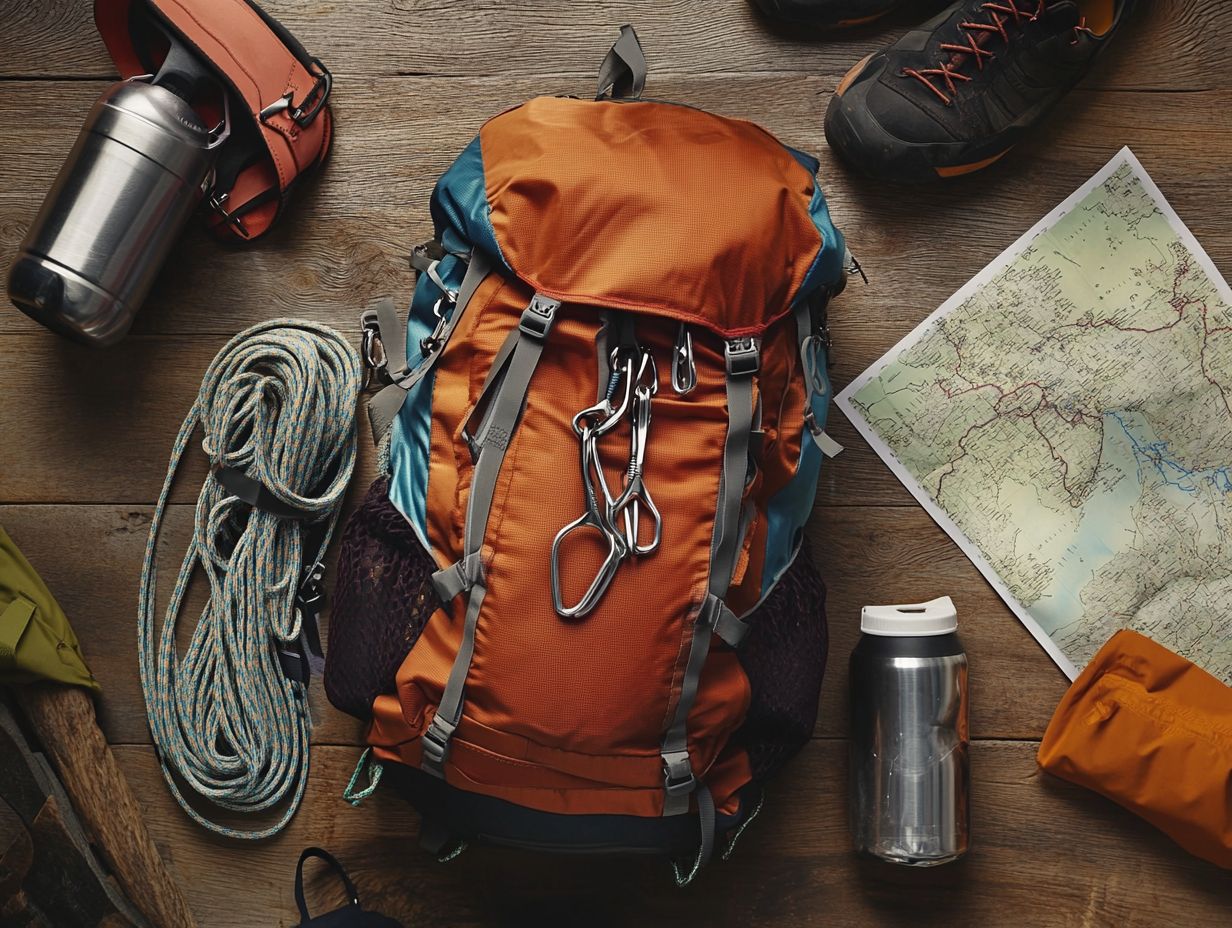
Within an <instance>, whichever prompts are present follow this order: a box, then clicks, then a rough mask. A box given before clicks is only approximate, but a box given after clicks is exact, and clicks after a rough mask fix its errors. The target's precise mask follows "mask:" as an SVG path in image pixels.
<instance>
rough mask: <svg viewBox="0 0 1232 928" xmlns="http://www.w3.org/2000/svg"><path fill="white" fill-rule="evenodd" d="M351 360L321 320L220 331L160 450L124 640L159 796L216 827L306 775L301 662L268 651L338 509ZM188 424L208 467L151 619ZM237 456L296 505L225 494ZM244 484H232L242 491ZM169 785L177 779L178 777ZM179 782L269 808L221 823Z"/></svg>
mask: <svg viewBox="0 0 1232 928" xmlns="http://www.w3.org/2000/svg"><path fill="white" fill-rule="evenodd" d="M360 376H361V371H360V363H359V358H358V356H357V354H356V352H355V350H354V349H353V348H352V347H351V346H350V345H349V344H348V343H347V341H346V340H345V339H344V338H343V337H342V336H341V335H339V334H338V333H337V332H335V331H334V330H333V329H330V328H328V327H326V326H323V325H318V324H317V323H314V322H306V321H302V320H296V319H274V320H270V321H269V322H264V323H261V324H260V325H257V326H254V327H252V328H250V329H248V330H246V331H244V332H241V333H240V334H239V335H237V336H235V337H234V338H233V339H231V341H230V342H228V343H227V344H226V346H224V347H223V349H222V350H221V351H220V352H219V353H218V356H217V357H216V358H215V359H214V361H213V362H212V363H211V364H210V367H209V370H207V371H206V373H205V378H204V381H203V382H202V384H201V391H200V393H199V394H198V395H197V399H196V401H195V402H194V403H193V406H192V409H190V410H189V412H188V416H187V418H185V420H184V424H183V425H182V426H181V427H180V432H179V435H178V436H177V437H176V439H175V444H174V445H173V447H172V450H171V462H170V465H169V467H168V470H167V478H166V480H165V481H164V483H163V488H162V493H161V494H160V495H159V498H158V504H157V506H156V507H155V509H154V516H153V518H152V520H151V522H150V536H149V540H148V542H147V544H146V553H145V562H144V564H143V565H142V571H141V590H140V596H139V600H138V613H137V624H138V636H137V651H138V657H139V661H140V668H141V686H142V690H143V692H144V695H145V704H146V711H147V714H148V716H149V723H150V734H151V736H152V737H153V740H154V745H155V747H156V748H157V750H158V757H159V763H160V764H161V765H162V770H163V776H164V777H165V778H166V780H167V785H168V786H169V787H170V789H171V793H172V795H173V796H174V797H175V799H176V801H177V802H178V803H179V804H180V806H181V807H182V808H183V809H184V811H185V812H186V813H187V814H188V815H189V817H191V818H192V819H193V820H194V821H195V822H197V823H198V824H200V825H202V826H203V827H205V828H208V829H209V830H210V831H213V832H216V833H218V834H222V835H227V836H229V837H235V838H249V839H258V838H265V837H269V836H270V835H273V834H276V833H277V832H278V831H280V830H281V829H282V828H283V827H284V826H285V825H286V824H287V822H289V821H290V820H291V817H292V816H293V815H294V814H295V810H296V809H297V808H298V807H299V803H300V800H301V799H302V798H303V795H304V787H305V785H306V783H307V780H308V736H309V732H310V730H311V725H312V723H311V718H310V717H309V714H308V699H307V674H306V673H304V674H302V675H301V677H302V678H301V679H292V678H291V677H290V676H288V675H287V674H286V673H285V672H284V670H283V666H282V663H281V662H280V660H279V654H280V652H285V651H287V650H288V649H295V648H297V647H300V646H301V641H302V639H303V638H305V637H306V638H308V639H314V632H315V629H312V628H309V627H308V626H309V625H310V624H311V620H310V618H308V616H309V615H310V614H311V612H312V610H313V608H314V606H315V603H316V598H315V597H314V596H313V595H312V594H311V593H310V592H308V590H309V589H310V586H309V587H308V588H305V585H304V584H303V583H302V582H301V577H302V575H303V574H304V569H305V567H308V568H309V569H308V571H307V575H308V577H309V578H310V579H311V578H313V577H316V576H317V571H316V569H315V565H317V564H318V563H319V562H320V561H321V560H322V559H323V558H324V555H325V549H326V548H327V547H328V545H329V539H330V537H331V536H332V534H333V531H334V527H335V525H336V524H337V520H338V515H339V510H340V505H341V503H342V497H343V493H344V492H345V491H346V487H347V484H348V483H349V482H350V479H351V472H352V471H353V470H354V468H355V448H356V441H355V404H356V398H357V397H358V395H359V388H360ZM198 425H200V426H201V428H202V430H203V431H204V433H205V434H204V438H203V439H202V442H201V446H202V448H204V449H205V452H206V454H207V455H209V458H210V464H211V470H210V473H209V475H208V476H207V477H206V479H205V485H204V486H203V487H202V488H201V493H200V495H199V496H198V498H197V505H196V515H195V521H194V525H193V534H192V538H191V539H190V540H189V543H188V550H187V551H186V552H185V554H184V559H183V561H182V562H181V564H180V572H179V575H178V576H177V577H176V581H175V586H174V587H173V588H172V591H171V596H170V599H169V601H168V603H167V605H166V609H165V612H164V614H163V620H162V625H161V628H158V624H159V623H158V621H157V618H156V615H155V612H156V608H157V606H156V601H157V596H156V593H157V591H156V580H157V576H158V533H159V530H160V529H161V527H162V524H163V518H164V515H165V512H166V507H167V499H168V497H169V495H170V493H171V486H172V482H173V480H174V478H175V472H176V470H177V468H178V467H179V465H180V461H181V459H182V458H183V456H184V452H185V450H186V449H187V447H188V442H189V440H190V439H191V438H192V436H193V433H194V432H195V430H196V429H197V427H198ZM227 471H237V472H239V473H241V474H243V475H245V476H246V477H247V478H248V479H249V480H251V481H256V483H257V484H259V485H260V487H261V493H260V494H259V496H260V500H259V501H261V502H263V501H265V500H267V498H268V499H272V500H275V501H277V503H278V504H279V507H285V509H286V510H287V511H289V510H295V511H296V512H298V513H302V514H303V518H285V517H284V516H282V515H280V514H277V513H275V512H271V511H269V508H268V507H263V506H261V505H254V504H253V503H251V502H247V501H245V500H244V499H242V498H240V497H239V496H237V495H235V493H234V492H232V490H230V489H228V487H227V486H226V484H225V483H224V482H223V481H222V480H220V479H219V473H220V472H227ZM245 495H247V494H245ZM198 568H200V572H201V573H203V574H204V575H205V578H206V580H207V581H208V583H209V598H208V599H207V600H206V603H205V606H204V607H203V608H202V611H201V615H200V617H199V618H198V619H197V623H196V626H195V628H194V629H193V631H192V637H191V639H190V641H189V644H188V647H187V648H186V649H185V651H184V653H183V655H182V656H181V655H180V654H179V653H178V649H177V645H176V641H177V633H178V629H177V626H178V624H179V617H180V611H181V610H182V608H183V606H184V598H185V594H186V593H187V590H188V585H189V581H190V579H191V578H192V576H193V574H194V573H195V572H196V571H197V570H198ZM181 784H182V785H181ZM186 792H188V793H194V794H196V795H197V796H198V797H200V798H202V799H205V800H207V801H208V802H210V803H212V804H213V805H214V806H216V807H218V808H220V809H224V810H227V811H232V812H244V813H254V812H261V811H264V810H266V809H270V808H274V807H276V806H281V807H282V813H281V816H280V817H279V819H278V821H276V822H275V823H274V824H272V825H269V826H267V827H261V828H256V829H253V830H242V829H236V828H232V827H229V826H226V825H223V824H220V823H219V822H217V821H215V820H214V819H212V818H209V817H207V816H206V815H204V814H203V813H201V812H199V811H198V810H197V809H196V808H194V807H193V805H191V804H190V803H189V801H188V800H187V799H186V798H185V795H184V794H185V793H186Z"/></svg>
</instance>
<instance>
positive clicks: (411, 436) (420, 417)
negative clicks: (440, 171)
mask: <svg viewBox="0 0 1232 928" xmlns="http://www.w3.org/2000/svg"><path fill="white" fill-rule="evenodd" d="M437 272H438V273H439V274H440V276H441V279H442V280H444V281H445V283H446V284H447V285H448V286H449V288H450V289H451V290H456V289H457V288H458V287H460V286H461V285H462V277H463V276H464V275H465V273H466V263H465V262H464V261H463V260H462V259H461V258H458V257H457V256H455V255H452V254H450V255H446V256H445V257H444V258H442V259H441V263H440V264H439V265H438V266H437ZM441 296H442V294H441V290H440V288H439V287H438V286H437V285H436V283H435V282H434V281H433V280H432V278H430V277H429V276H428V275H427V274H421V275H420V277H419V283H418V284H416V286H415V295H414V297H413V298H412V299H411V310H410V313H409V314H408V318H407V323H406V356H407V358H408V359H409V360H411V361H412V362H413V361H414V359H416V358H422V357H423V351H422V349H421V348H420V342H422V341H423V340H424V339H425V338H427V337H428V336H429V335H431V334H432V330H433V328H435V326H436V314H435V312H434V310H433V307H435V306H436V302H437V300H439V299H440V298H441ZM435 384H436V371H435V370H432V371H429V372H428V374H427V376H426V377H424V378H423V379H422V380H420V381H419V383H417V384H415V386H414V387H412V388H411V389H410V390H409V391H408V392H407V395H406V402H404V403H403V404H402V409H401V411H400V412H399V413H398V417H397V418H396V419H395V420H394V424H393V429H392V430H391V434H390V438H389V442H390V444H389V470H390V478H389V499H390V502H392V503H393V504H394V506H396V507H397V508H398V511H399V512H401V513H402V514H403V515H404V516H406V520H407V521H408V522H410V523H411V527H412V528H413V529H414V530H415V534H416V535H418V536H419V540H420V541H421V542H422V543H423V546H424V548H425V549H427V550H428V551H431V550H432V549H431V548H430V547H429V546H428V540H427V539H428V459H429V458H430V457H431V453H432V391H433V388H434V386H435Z"/></svg>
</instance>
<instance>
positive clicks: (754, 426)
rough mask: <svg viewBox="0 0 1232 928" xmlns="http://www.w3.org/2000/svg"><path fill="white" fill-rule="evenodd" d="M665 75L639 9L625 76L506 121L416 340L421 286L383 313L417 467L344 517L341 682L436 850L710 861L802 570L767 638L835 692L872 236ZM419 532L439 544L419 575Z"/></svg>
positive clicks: (783, 154) (341, 691)
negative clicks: (854, 349) (837, 321)
mask: <svg viewBox="0 0 1232 928" xmlns="http://www.w3.org/2000/svg"><path fill="white" fill-rule="evenodd" d="M643 77H644V59H643V58H642V56H641V50H640V46H639V45H638V43H637V40H636V37H635V36H634V34H633V32H632V30H631V29H629V28H628V27H625V29H624V30H623V32H622V37H621V40H620V41H619V42H617V44H616V45H615V46H614V47H613V50H612V52H611V53H609V55H608V58H607V59H606V60H605V62H604V68H603V73H602V76H601V80H600V94H599V97H598V98H597V99H596V100H594V101H584V100H579V99H573V98H550V97H541V98H538V99H534V100H531V101H530V102H528V103H526V104H524V105H522V106H519V107H516V108H514V109H511V110H509V111H508V112H505V113H503V114H501V115H499V116H497V117H495V118H494V119H492V120H490V121H489V122H488V123H487V124H486V125H485V126H484V127H483V128H482V130H481V131H480V133H479V137H478V138H477V139H476V140H475V142H474V143H472V144H471V145H470V147H468V148H467V149H466V151H465V152H463V154H462V155H461V156H460V157H459V158H458V160H457V161H456V162H455V163H454V165H453V166H452V167H451V168H450V169H449V171H448V172H447V173H446V174H445V175H444V176H443V177H442V178H441V180H440V182H439V183H438V185H437V187H436V190H435V193H434V195H433V198H432V215H433V219H434V221H435V226H436V231H437V237H436V239H435V240H434V241H433V242H430V243H428V244H427V245H425V246H421V247H420V248H418V249H416V252H415V255H414V257H413V258H412V263H413V264H414V265H415V266H416V267H418V268H419V269H420V270H421V272H422V273H421V274H420V279H419V283H418V285H417V287H416V291H415V296H414V300H413V303H412V306H411V310H410V318H409V326H408V331H407V332H406V336H405V340H404V339H403V338H402V333H401V325H400V321H399V319H398V317H397V314H396V312H395V311H394V309H393V306H392V304H391V303H388V302H386V303H383V304H381V305H380V306H378V308H377V309H376V310H374V311H371V312H369V313H368V314H366V316H365V349H366V350H365V354H366V355H367V357H368V358H369V359H370V360H371V361H372V362H373V363H374V366H375V367H376V368H377V374H378V377H379V378H380V379H381V380H382V381H383V382H384V383H385V386H384V388H383V389H382V390H381V392H379V393H378V394H377V395H376V396H375V397H374V398H373V399H372V401H371V403H370V405H369V414H370V418H371V422H372V426H373V431H374V436H375V438H376V439H377V441H378V442H379V443H380V448H381V461H382V469H383V470H384V472H385V474H386V475H387V476H384V477H382V479H381V480H379V481H378V484H377V485H376V486H375V487H374V490H373V493H372V494H370V497H369V501H368V502H367V503H365V506H364V507H363V508H362V509H361V511H360V513H359V515H358V516H357V517H356V518H355V519H353V520H352V524H351V525H350V526H349V527H348V531H347V533H346V538H345V539H344V550H343V553H342V567H341V568H340V576H339V587H340V590H339V594H338V602H337V603H336V605H335V610H334V620H333V622H332V627H331V633H330V645H331V647H330V661H331V664H330V665H327V670H326V675H327V676H326V685H327V687H328V688H329V692H330V696H331V698H333V699H334V701H335V703H336V704H338V705H340V706H343V707H344V708H349V710H350V711H355V712H356V714H360V715H365V716H367V717H370V719H371V724H370V728H369V731H368V741H369V743H370V745H371V756H372V758H373V759H374V760H375V761H377V762H379V763H380V764H381V769H382V770H383V771H384V772H385V773H386V774H387V775H388V774H389V773H390V772H391V771H393V770H397V771H398V772H399V773H398V778H399V780H400V781H401V782H402V783H403V784H404V785H406V787H407V789H408V790H409V792H410V794H411V796H412V798H413V799H414V800H415V801H416V804H417V805H418V806H419V807H420V808H421V809H422V810H425V813H426V814H425V828H426V829H427V831H428V832H429V834H428V835H427V843H428V844H429V845H431V846H432V847H433V849H434V850H437V851H440V852H447V851H448V850H449V849H451V848H454V847H456V846H457V845H458V843H459V842H460V841H473V840H477V839H485V840H493V841H498V842H503V843H509V844H519V845H533V846H537V847H549V848H554V849H579V848H584V849H590V850H593V849H596V848H622V849H626V850H645V849H656V850H661V851H663V852H665V853H668V854H671V855H672V856H673V857H674V858H680V857H682V856H683V855H684V852H686V851H687V857H688V858H691V865H686V866H683V867H678V876H679V878H680V879H681V881H682V882H683V881H687V880H688V879H690V878H691V877H692V875H693V874H694V873H695V872H696V870H697V868H698V867H699V866H700V865H701V864H702V863H704V862H705V859H706V858H708V857H709V856H710V852H711V848H712V847H713V845H714V840H715V837H716V835H724V836H728V837H729V840H730V838H731V836H734V835H735V834H737V833H738V832H739V830H741V829H742V828H743V826H744V825H746V824H747V822H748V821H749V820H751V817H752V815H753V814H754V813H755V810H756V808H757V806H758V803H759V798H758V793H757V791H756V790H755V789H752V788H751V786H752V784H753V781H754V779H755V777H754V769H753V763H752V762H751V760H750V752H751V748H749V747H748V745H747V743H745V739H742V738H741V737H735V736H736V735H737V733H738V731H739V730H741V729H742V726H743V725H744V724H745V723H746V722H747V721H748V720H749V716H750V705H751V701H755V700H753V698H752V695H751V683H750V676H751V674H750V673H748V672H746V667H745V666H743V665H742V661H741V657H740V653H739V651H740V650H743V648H742V640H743V639H744V638H745V637H746V634H749V633H751V634H750V639H756V638H758V637H759V635H760V634H761V631H760V630H759V629H758V628H757V627H756V625H757V619H756V616H757V615H758V614H759V611H760V610H759V607H761V608H762V609H764V608H765V606H764V604H765V603H767V602H768V601H769V600H770V599H771V598H772V597H773V596H774V595H775V593H776V592H777V591H778V586H779V581H780V580H781V579H782V578H784V577H785V576H787V575H788V574H789V573H790V572H791V571H792V570H795V571H796V573H795V574H794V577H795V579H794V580H793V582H792V585H791V591H793V592H791V593H790V595H789V596H785V597H784V598H782V599H781V601H780V605H779V606H778V609H779V612H780V613H781V615H782V616H783V617H784V621H783V622H782V623H780V624H782V625H783V628H784V629H786V631H782V632H781V633H770V632H767V633H766V634H765V638H764V642H763V650H765V649H766V648H773V647H774V645H775V643H776V642H778V643H781V644H782V645H786V646H787V647H789V648H793V649H794V650H795V651H797V652H799V653H795V654H792V655H790V656H789V658H788V659H789V660H791V661H796V662H801V661H802V662H803V663H804V666H802V667H800V668H799V673H795V675H794V677H793V674H792V673H787V674H786V675H785V677H786V678H787V680H788V682H790V680H791V679H794V680H798V681H804V683H805V685H804V686H803V695H802V696H801V697H799V699H802V700H803V702H804V706H805V708H804V709H802V710H798V714H801V715H803V716H804V717H805V718H806V719H807V724H808V726H809V727H810V729H811V725H812V720H813V716H814V715H815V711H816V704H817V687H819V685H820V667H821V666H822V665H823V663H824V659H825V651H824V648H825V643H824V626H822V623H823V622H824V619H823V617H822V614H821V613H822V603H821V592H820V582H819V581H815V580H814V579H813V575H812V573H811V570H812V569H811V567H806V566H802V562H804V561H805V560H806V559H805V558H803V557H801V558H799V559H797V553H798V552H799V550H800V547H801V539H802V534H803V526H804V523H805V521H806V519H807V518H808V515H809V513H810V510H811V508H812V502H813V497H814V493H815V490H816V485H817V474H818V468H819V466H820V461H821V458H822V455H823V452H824V451H826V450H827V449H828V448H829V446H830V442H829V439H828V438H827V437H826V436H825V435H824V433H823V432H822V431H821V429H822V425H823V423H824V419H825V414H826V408H827V405H828V402H829V386H828V382H827V379H826V357H825V354H826V344H827V332H826V323H825V310H826V304H827V301H828V300H829V298H830V297H831V296H832V295H833V294H834V293H836V292H837V291H838V290H840V289H841V287H842V285H843V281H844V247H843V239H842V237H841V236H840V235H839V233H838V232H837V231H836V230H835V229H834V227H833V226H832V225H831V224H830V220H829V216H828V213H827V210H826V205H825V200H824V198H823V196H822V194H821V192H820V190H819V188H818V186H817V183H816V181H815V177H814V175H815V172H816V170H817V166H818V165H817V162H816V161H815V160H813V159H812V158H809V157H807V156H805V155H802V154H800V153H798V152H795V151H792V150H791V149H789V148H787V147H785V146H784V145H782V144H781V143H780V142H778V141H777V140H776V139H774V137H772V136H771V135H770V134H769V133H767V132H765V131H764V130H762V129H761V128H759V127H757V126H755V125H752V124H750V123H747V122H743V121H740V120H734V119H727V118H723V117H719V116H715V115H712V114H709V113H706V112H703V111H701V110H698V109H694V108H692V107H687V106H681V105H675V104H669V103H661V102H643V101H641V100H639V99H636V98H638V97H640V94H641V87H642V80H643ZM404 345H405V350H403V346H404ZM389 506H392V507H393V508H394V509H396V510H397V513H398V514H399V516H397V517H391V516H390V515H389V508H388V507H389ZM398 522H400V523H402V524H401V526H400V527H395V526H394V524H393V523H398ZM408 536H411V537H413V539H417V540H418V542H419V543H420V544H421V545H422V547H423V548H424V549H425V550H426V551H427V552H429V553H430V555H431V558H432V560H433V562H434V563H433V564H432V567H433V568H435V569H434V571H433V572H432V574H431V579H430V584H431V586H430V588H428V587H424V588H421V589H418V590H417V591H416V592H415V593H414V597H413V599H412V598H411V596H410V590H408V589H407V588H408V587H411V588H413V587H414V583H413V582H410V580H409V579H408V578H411V577H418V578H423V577H424V576H426V571H424V570H423V569H422V568H417V567H415V566H414V565H415V564H416V563H418V562H416V561H415V560H414V558H413V556H411V555H409V554H408V553H407V552H408V548H407V547H406V546H405V545H404V541H405V539H406V537H408ZM400 538H401V539H402V540H399V539H400ZM373 539H376V541H373ZM399 545H403V547H402V548H398V546H399ZM412 545H413V542H412ZM365 546H367V547H365ZM394 549H397V550H398V551H399V552H401V553H397V552H395V551H394ZM417 569H418V570H419V571H420V572H419V573H418V574H416V573H415V571H416V570H417ZM399 584H400V585H401V588H402V589H403V590H404V591H405V592H406V593H407V595H406V596H402V595H400V594H399V593H398V592H397V590H398V588H399ZM791 597H794V601H793V600H792V599H791ZM438 602H439V608H435V609H434V610H432V609H431V608H425V603H427V604H428V605H429V607H435V606H436V605H437V603H438ZM793 607H794V608H793ZM399 609H402V610H405V613H404V614H403V616H402V618H401V624H399V619H398V618H397V611H398V610H399ZM796 610H799V611H800V612H801V613H802V614H797V611H796ZM389 613H393V615H392V616H391V617H390V621H391V622H392V623H393V627H394V629H395V631H394V632H393V633H390V632H388V630H386V631H382V630H381V629H379V628H377V625H378V624H379V621H378V620H379V617H381V616H385V615H387V614H389ZM412 613H414V614H415V616H418V618H415V617H413V616H412ZM424 613H429V614H424ZM750 617H752V618H750ZM793 623H794V624H793ZM795 626H800V627H802V628H808V629H810V631H809V632H808V636H807V637H806V638H805V639H803V641H804V643H805V645H804V647H800V646H799V645H800V642H801V640H802V639H800V638H799V637H798V636H797V637H794V638H793V635H794V634H795V633H794V632H793V631H792V629H793V628H794V627H795ZM819 626H821V627H822V630H821V632H820V635H818V634H817V632H816V631H815V629H817V628H818V627H819ZM361 642H362V643H364V644H365V645H366V646H367V647H368V649H369V650H368V651H367V652H366V654H365V655H363V656H360V655H358V653H357V648H359V646H360V643H361ZM399 643H401V644H402V645H403V646H404V647H399ZM365 660H367V661H368V663H369V664H380V665H381V667H382V668H383V669H382V670H381V671H380V673H378V675H377V683H376V684H375V686H372V687H370V689H369V690H367V691H366V693H367V695H360V696H359V697H358V698H354V697H348V695H347V690H348V687H349V686H350V685H351V684H352V683H353V679H346V678H347V677H348V675H352V676H353V674H354V673H356V672H358V671H357V670H356V668H357V667H359V666H360V665H361V664H362V663H363V662H364V661H365ZM344 664H348V665H349V668H348V667H344V666H343V665H344ZM382 675H384V677H383V681H382ZM780 675H782V674H781V673H780ZM351 688H352V690H353V689H354V687H351ZM361 689H362V688H361ZM364 699H370V704H369V705H367V706H364V705H362V703H363V700H364ZM785 699H786V701H787V702H794V703H798V702H799V699H797V697H796V696H795V695H793V694H790V693H789V694H787V696H786V697H785ZM356 703H360V705H358V706H357V705H356ZM365 710H366V711H365ZM770 711H771V712H773V709H771V710H770ZM805 737H807V734H806V735H805ZM795 747H798V744H797V745H795ZM793 749H794V748H793ZM351 792H352V795H354V794H355V790H354V789H352V791H351ZM690 813H692V814H690Z"/></svg>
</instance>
